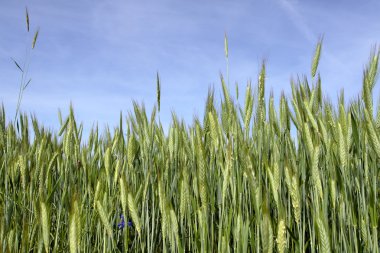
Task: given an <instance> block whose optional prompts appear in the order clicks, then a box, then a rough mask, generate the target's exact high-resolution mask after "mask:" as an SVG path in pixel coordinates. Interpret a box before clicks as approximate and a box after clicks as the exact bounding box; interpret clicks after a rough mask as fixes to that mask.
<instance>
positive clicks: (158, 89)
mask: <svg viewBox="0 0 380 253" xmlns="http://www.w3.org/2000/svg"><path fill="white" fill-rule="evenodd" d="M160 100H161V83H160V76H159V75H158V72H157V107H158V112H160V108H161V106H160V105H161V103H160V102H161V101H160Z"/></svg>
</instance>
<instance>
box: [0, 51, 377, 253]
mask: <svg viewBox="0 0 380 253" xmlns="http://www.w3.org/2000/svg"><path fill="white" fill-rule="evenodd" d="M319 54H320V44H318V46H317V50H316V54H315V57H314V60H313V64H312V71H311V73H312V75H311V78H312V80H311V84H309V83H308V80H307V79H306V78H305V79H302V80H297V81H294V82H293V83H292V97H290V98H286V97H285V96H284V95H282V96H281V98H280V102H279V106H278V108H275V106H274V98H273V97H272V96H271V97H270V98H269V101H266V100H265V96H264V94H265V84H264V83H265V66H264V65H263V66H262V69H261V72H260V74H259V78H258V85H257V91H256V92H253V89H252V87H251V85H250V84H248V86H247V90H246V94H245V103H244V105H243V106H240V105H238V104H237V103H236V102H234V100H233V99H232V98H231V95H230V93H229V91H228V88H227V85H226V84H225V82H224V80H223V77H222V78H221V82H222V88H223V95H224V98H223V100H222V101H221V102H220V106H217V105H216V101H215V99H214V94H213V92H209V95H208V98H207V102H206V107H205V113H204V118H203V120H200V119H198V118H195V119H194V122H193V124H192V125H191V126H187V125H185V123H184V122H182V121H180V120H178V118H177V117H176V115H175V114H174V113H173V119H172V123H171V126H170V129H169V131H168V134H167V135H165V134H164V130H163V128H162V126H161V124H160V123H158V120H157V119H156V112H157V111H156V107H155V108H154V109H153V112H152V114H151V115H150V116H147V115H146V112H145V109H144V107H143V106H139V105H137V104H134V112H133V113H131V114H130V115H129V116H128V117H127V118H126V120H125V121H124V118H123V117H120V126H119V127H118V128H115V129H114V131H113V132H110V131H105V132H104V133H103V134H102V135H99V132H98V129H97V128H96V129H94V130H92V131H91V133H90V136H89V138H88V139H86V140H83V139H82V127H81V126H79V125H78V124H77V123H76V120H75V117H74V113H73V110H72V109H71V110H70V114H69V115H68V117H67V118H66V119H62V118H61V117H60V119H61V125H62V127H61V129H60V131H59V133H58V134H57V133H54V132H51V131H50V130H47V129H45V128H44V127H43V126H41V125H39V123H38V122H37V120H36V118H33V117H32V118H28V117H27V116H26V115H20V117H18V119H17V120H16V121H14V122H11V123H7V121H6V116H5V110H4V109H2V110H1V111H0V112H1V113H0V250H2V251H3V252H30V251H31V250H32V251H37V250H38V251H39V252H68V251H70V252H118V251H122V252H126V251H127V250H128V251H130V252H177V251H178V252H305V251H306V252H378V249H379V237H378V233H379V210H380V204H379V194H380V188H379V186H378V185H379V180H380V174H379V167H380V140H379V138H380V111H379V110H374V109H373V102H372V100H373V98H372V90H373V87H374V85H375V81H376V77H377V73H378V58H379V53H378V52H377V51H375V52H374V53H373V54H372V55H371V57H370V61H369V64H368V66H367V67H366V69H365V71H364V78H363V92H362V96H361V97H360V99H358V100H356V101H353V102H351V103H349V104H347V103H345V101H344V95H343V93H342V95H341V96H340V98H339V102H338V105H337V106H333V105H332V104H331V103H329V102H328V100H326V99H324V98H323V96H322V87H321V82H320V78H319V75H317V65H318V60H319ZM158 86H159V85H158ZM158 90H159V89H158ZM254 94H255V95H254ZM159 103H160V101H159V92H158V105H157V106H158V108H159ZM376 113H377V114H376ZM374 115H375V116H374ZM30 121H31V122H30ZM29 123H31V124H29ZM291 128H294V129H295V131H296V135H297V138H296V139H294V138H292V137H291ZM32 131H33V135H32V136H33V139H32V138H31V132H32Z"/></svg>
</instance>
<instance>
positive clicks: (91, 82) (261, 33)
mask: <svg viewBox="0 0 380 253" xmlns="http://www.w3.org/2000/svg"><path fill="white" fill-rule="evenodd" d="M0 2H1V3H0V6H1V7H0V36H1V39H0V78H1V83H0V101H2V103H3V104H4V106H5V108H6V112H7V115H8V117H9V118H10V119H11V118H12V117H13V116H14V113H15V108H16V104H17V96H18V88H19V82H20V72H19V70H18V69H17V67H16V66H15V65H14V64H13V62H12V60H11V57H12V58H14V59H16V60H17V61H19V62H20V63H22V62H23V60H24V59H25V49H26V47H30V45H31V40H32V36H33V34H32V33H33V32H34V31H35V29H36V28H37V27H40V34H39V38H38V42H37V45H36V48H35V49H34V50H33V51H32V53H31V63H30V69H29V76H30V78H32V82H31V84H30V86H29V87H28V88H27V90H26V91H25V93H24V98H23V101H22V105H21V109H22V111H23V112H28V113H35V114H36V115H37V118H38V119H39V120H40V121H41V122H42V123H43V124H44V125H45V126H47V127H49V128H52V129H55V130H56V129H58V127H59V126H58V113H57V112H58V109H59V108H60V109H62V111H63V112H67V111H68V108H69V105H70V102H72V104H73V106H74V109H75V113H76V116H77V119H78V120H79V121H81V122H83V123H84V126H85V129H89V128H91V126H92V124H93V123H96V122H97V123H98V124H99V126H100V128H103V127H104V126H105V124H108V125H109V126H110V127H113V126H116V125H117V124H118V119H119V114H120V111H123V114H124V115H127V113H128V112H129V111H131V110H132V101H133V100H135V101H137V102H144V104H145V106H146V108H147V111H148V112H150V111H151V109H152V107H153V105H154V104H155V102H156V72H157V71H158V72H159V73H160V77H161V82H162V91H161V94H162V95H161V113H160V118H161V122H162V123H163V125H164V127H168V125H169V124H170V120H171V111H172V110H174V111H175V112H176V113H177V115H178V116H179V117H180V118H183V119H185V121H186V123H187V124H191V122H192V119H193V115H199V116H201V115H202V114H203V110H204V103H205V100H206V97H207V91H208V88H209V87H210V86H214V87H215V92H216V96H217V98H219V97H221V92H220V80H219V73H223V74H225V73H226V61H225V57H224V34H225V33H226V34H227V36H228V42H229V61H230V62H229V63H230V87H231V91H233V93H234V90H235V88H234V87H235V85H234V84H235V82H237V83H238V84H239V88H240V96H241V97H243V96H242V95H243V93H244V91H245V87H246V84H247V81H249V80H252V83H253V84H254V85H256V83H257V74H258V71H259V67H260V64H261V62H262V60H263V59H265V60H266V62H267V79H266V81H267V82H266V84H267V88H266V90H267V93H268V94H269V92H270V90H273V92H274V94H275V96H276V98H277V99H278V97H279V94H280V92H281V90H284V91H285V93H286V94H288V95H290V93H291V91H290V82H289V80H290V78H291V77H292V76H293V77H297V75H303V74H306V75H308V76H310V68H311V59H312V55H313V51H314V48H315V45H316V42H317V41H318V38H319V37H320V36H321V35H323V36H324V44H323V49H322V58H321V61H320V67H319V71H320V73H321V77H322V86H323V90H324V92H325V94H328V95H329V96H330V97H331V99H332V100H333V101H334V100H336V98H337V96H338V94H339V91H340V90H341V89H342V88H344V90H345V94H346V97H347V98H355V97H356V96H357V95H359V92H360V90H361V79H362V73H363V68H364V66H365V64H366V63H367V60H368V57H369V54H370V51H371V48H372V47H373V46H374V45H375V44H376V43H379V42H380V32H379V31H380V17H379V15H378V11H379V10H380V2H379V1H375V0H372V1H371V0H368V1H349V0H347V1H338V0H336V1H312V0H305V1H296V0H254V1H245V0H241V1H225V0H203V1H200V0H192V1H179V0H177V1H174V0H156V1H148V0H139V1H128V0H112V1H111V0H91V1H90V0H77V1H58V0H54V1H51V0H50V1H47V0H32V1H8V0H0ZM25 6H28V9H29V15H30V23H31V33H30V34H27V33H26V28H25V27H26V26H25ZM378 94H379V90H378V89H375V97H377V96H378Z"/></svg>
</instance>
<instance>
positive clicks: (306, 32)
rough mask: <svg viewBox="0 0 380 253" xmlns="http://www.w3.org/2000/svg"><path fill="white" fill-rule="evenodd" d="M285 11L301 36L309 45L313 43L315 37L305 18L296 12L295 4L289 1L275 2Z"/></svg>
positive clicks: (280, 0)
mask: <svg viewBox="0 0 380 253" xmlns="http://www.w3.org/2000/svg"><path fill="white" fill-rule="evenodd" d="M276 1H278V3H279V4H280V5H281V7H282V8H283V9H284V10H285V11H286V13H287V14H288V16H289V18H290V20H291V21H292V23H293V25H294V26H295V27H296V28H297V29H298V30H299V31H300V32H301V33H302V34H303V36H304V37H305V38H306V39H307V40H308V41H309V42H311V43H315V41H316V39H317V37H316V36H315V34H314V32H313V31H312V29H311V28H310V27H309V26H308V25H307V22H306V20H305V18H304V17H303V16H302V15H301V13H300V12H299V11H298V10H297V7H296V2H291V1H289V0H276Z"/></svg>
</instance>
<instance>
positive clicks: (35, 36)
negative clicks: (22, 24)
mask: <svg viewBox="0 0 380 253" xmlns="http://www.w3.org/2000/svg"><path fill="white" fill-rule="evenodd" d="M39 32H40V28H38V29H37V31H36V32H35V34H34V37H33V42H32V49H34V47H35V46H36V42H37V38H38V34H39Z"/></svg>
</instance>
